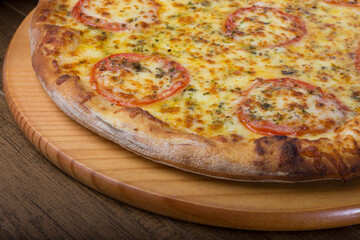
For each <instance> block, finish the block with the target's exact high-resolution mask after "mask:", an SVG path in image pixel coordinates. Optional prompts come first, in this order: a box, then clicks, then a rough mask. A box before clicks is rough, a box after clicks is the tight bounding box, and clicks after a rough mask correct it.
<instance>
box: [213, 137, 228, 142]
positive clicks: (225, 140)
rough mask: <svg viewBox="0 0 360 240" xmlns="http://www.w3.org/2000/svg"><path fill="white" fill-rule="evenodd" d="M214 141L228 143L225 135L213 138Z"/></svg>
mask: <svg viewBox="0 0 360 240" xmlns="http://www.w3.org/2000/svg"><path fill="white" fill-rule="evenodd" d="M212 139H214V140H216V141H218V142H222V143H226V142H227V139H226V137H225V136H224V135H217V136H215V137H212Z"/></svg>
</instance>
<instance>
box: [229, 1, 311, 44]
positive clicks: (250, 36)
mask: <svg viewBox="0 0 360 240" xmlns="http://www.w3.org/2000/svg"><path fill="white" fill-rule="evenodd" d="M268 14H270V15H272V16H270V17H269V16H267V15H268ZM253 15H254V16H253ZM274 17H276V18H277V19H278V20H279V21H282V22H284V23H285V26H279V25H278V24H277V23H273V22H274V21H273V18H274ZM243 26H244V27H243ZM274 28H275V29H276V30H277V31H282V34H275V32H274ZM284 29H285V30H284ZM224 31H225V33H226V34H227V35H229V36H231V37H233V38H234V39H235V40H238V41H243V42H244V44H245V45H248V46H250V47H255V48H268V47H281V46H284V45H287V44H291V43H294V42H296V41H299V40H300V39H301V38H302V37H303V36H304V35H305V34H306V32H307V31H306V26H305V24H304V23H303V22H302V21H301V20H300V19H299V18H298V17H297V16H294V15H291V14H287V13H284V12H282V11H280V10H278V9H276V8H271V7H261V6H255V5H254V6H252V7H248V8H240V9H238V10H236V11H235V12H233V13H232V14H230V15H229V16H228V17H227V19H226V21H225V29H224ZM286 35H291V36H290V37H288V36H286ZM267 37H268V38H269V39H266V38H267ZM266 40H271V41H272V42H266V43H264V41H266Z"/></svg>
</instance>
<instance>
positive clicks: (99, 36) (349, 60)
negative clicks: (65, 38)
mask: <svg viewBox="0 0 360 240" xmlns="http://www.w3.org/2000/svg"><path fill="white" fill-rule="evenodd" d="M59 2H60V3H59V6H58V9H57V11H55V13H54V14H53V15H52V16H51V17H50V21H52V22H53V23H56V24H59V23H63V25H64V26H65V27H69V28H73V29H75V30H78V31H80V32H81V33H82V34H81V35H80V36H81V39H80V44H78V45H77V46H76V48H75V49H73V48H71V49H72V50H71V51H70V50H66V51H63V52H59V53H58V55H57V59H58V65H59V67H60V68H61V69H62V71H64V72H65V73H66V72H67V71H68V72H72V73H76V74H77V75H78V76H79V77H80V81H81V83H82V84H83V85H84V87H85V88H86V89H89V91H92V86H91V84H90V75H91V71H92V68H93V66H94V65H95V64H96V63H98V62H99V61H101V60H102V59H105V58H107V57H109V56H111V55H113V54H118V53H136V54H138V53H140V54H146V55H152V54H157V55H159V56H164V57H166V58H167V59H171V60H173V61H175V62H177V63H179V64H181V66H183V67H184V68H186V70H187V71H188V73H189V78H190V82H189V85H188V86H187V87H186V88H185V89H184V90H183V91H178V92H177V93H176V94H174V95H172V96H171V97H167V98H164V99H162V100H161V101H157V102H154V103H151V104H146V105H143V106H141V107H142V108H143V109H145V110H147V111H149V112H150V113H151V114H152V115H153V116H155V117H156V118H158V119H160V120H162V121H164V122H167V123H169V124H170V125H171V127H173V128H175V129H179V131H185V132H191V133H197V134H200V135H203V136H206V137H213V136H218V135H231V134H237V135H241V136H243V137H244V138H246V139H250V140H251V139H255V138H258V137H261V136H263V135H262V134H259V133H256V132H254V131H251V130H249V129H248V128H247V127H246V126H244V125H243V124H242V123H241V121H240V120H239V119H238V117H237V111H238V109H239V104H240V102H241V100H242V99H243V97H244V94H245V92H246V90H247V89H249V88H251V86H253V84H254V80H255V79H257V78H262V79H276V78H285V77H289V78H292V79H297V80H300V81H302V82H305V83H309V84H311V85H313V86H316V87H320V88H321V89H322V91H323V92H324V93H328V94H333V95H334V96H335V97H336V98H337V99H338V100H339V101H340V102H341V103H342V104H343V105H346V106H347V107H348V108H349V111H347V114H346V116H344V113H343V111H340V110H339V109H338V108H336V104H335V102H333V101H330V100H329V101H326V104H325V105H326V106H325V108H326V111H324V112H323V111H320V110H318V108H316V105H314V103H312V101H319V102H321V101H320V100H321V96H312V95H309V96H308V98H307V99H303V100H299V101H300V102H298V104H300V105H303V104H305V103H306V104H307V105H308V108H309V109H310V110H311V111H310V110H309V109H308V110H306V111H307V112H308V113H310V112H311V114H312V116H311V117H310V116H309V117H308V118H307V116H308V115H306V114H305V113H303V112H302V110H301V109H300V108H299V107H294V110H293V111H290V112H289V111H288V110H285V111H284V110H283V109H284V108H286V106H287V105H288V104H290V103H281V101H279V102H275V103H274V104H273V103H272V102H269V104H273V105H274V108H273V110H274V111H273V112H271V111H269V112H267V111H266V112H265V111H264V112H262V111H263V109H262V108H261V107H258V110H259V111H260V112H261V114H262V115H264V116H269V117H272V116H276V114H277V113H278V114H283V115H284V114H285V115H286V116H287V117H291V116H292V117H294V116H295V114H297V115H298V116H300V117H301V118H304V119H305V121H309V122H316V121H317V122H319V121H325V120H326V119H333V120H334V122H336V123H337V124H335V125H332V127H330V128H329V129H328V130H327V131H324V132H323V133H317V134H312V133H306V134H304V135H303V136H301V137H306V138H320V137H332V136H333V135H334V132H335V128H336V126H337V125H339V124H341V123H343V122H345V121H347V120H349V119H352V118H353V117H354V116H356V115H357V114H358V113H359V112H360V107H359V102H360V97H358V96H360V94H358V93H360V75H359V72H358V70H357V69H356V65H355V62H356V58H358V57H356V49H357V48H358V42H357V39H360V24H359V22H360V8H358V7H352V6H348V5H346V6H345V5H343V6H339V5H336V4H332V3H329V2H326V1H318V0H307V1H290V0H263V1H261V2H258V1H252V0H239V1H233V0H211V1H210V0H176V1H175V0H156V2H157V3H158V4H159V5H160V7H158V10H157V13H156V18H157V20H158V22H157V24H150V26H148V27H147V28H146V31H138V30H136V31H135V30H134V31H132V30H131V29H128V30H127V31H112V30H107V29H103V28H94V27H89V26H87V25H86V24H83V23H82V22H79V21H78V20H77V19H75V18H74V17H73V16H72V14H71V12H72V11H73V8H74V6H76V4H77V0H61V1H59ZM105 2H109V3H110V2H111V3H112V1H105V0H104V1H100V0H94V1H91V6H90V5H89V9H86V10H85V11H88V12H87V14H92V15H94V14H98V15H96V16H97V17H100V16H101V10H100V7H96V6H102V5H103V4H104V3H105ZM140 3H144V4H145V3H148V1H145V0H143V1H140V0H138V1H135V0H133V1H126V0H122V1H116V2H115V1H114V3H112V4H115V5H114V6H116V7H120V8H121V6H126V7H129V8H131V9H129V11H124V12H120V13H119V15H118V16H116V17H115V16H114V15H115V14H117V13H116V11H117V10H119V8H116V7H115V8H112V7H110V6H111V4H110V5H109V6H108V7H105V8H106V10H104V11H105V12H109V13H110V17H109V18H106V19H108V21H109V22H120V23H122V22H123V21H128V22H130V20H129V19H136V18H138V19H142V20H141V21H145V20H144V16H150V15H151V14H150V15H147V14H148V13H149V11H146V9H145V8H146V7H145V6H144V4H140ZM89 4H90V1H89ZM97 4H99V5H97ZM135 5H139V6H140V5H141V6H140V7H139V9H138V10H137V9H136V8H133V7H134V6H135ZM145 5H146V4H145ZM253 6H262V7H263V8H268V9H277V10H278V11H281V12H283V13H284V14H286V16H288V15H291V16H295V17H296V18H297V19H299V21H301V22H302V23H303V24H304V26H305V27H306V33H304V31H303V29H304V28H303V27H299V26H301V25H299V24H298V23H297V24H295V25H293V21H291V18H288V17H281V16H282V14H279V12H278V11H277V10H274V11H273V10H270V11H266V13H264V12H263V11H261V10H256V11H247V12H246V13H247V14H249V16H247V17H248V18H251V19H254V20H255V19H256V20H255V21H249V22H246V24H245V25H243V24H244V23H241V20H242V19H245V16H244V15H243V14H240V15H238V17H237V19H236V21H235V23H236V24H235V25H236V26H239V27H240V26H242V28H243V30H242V31H243V32H245V33H250V34H249V36H247V37H246V38H244V39H245V40H241V39H243V36H239V35H237V36H231V35H229V34H227V33H226V32H225V31H224V27H225V23H226V21H227V19H228V17H229V16H230V15H231V14H233V13H235V12H236V11H238V10H239V9H246V8H253ZM151 8H152V7H149V9H151ZM96 9H97V10H96ZM111 9H117V10H111ZM256 9H258V8H256ZM259 9H260V8H259ZM243 13H244V12H243ZM144 14H145V15H144ZM105 15H107V14H105ZM104 19H105V18H104ZM148 19H150V18H148ZM151 19H152V18H151ZM151 21H153V20H151ZM154 21H155V20H154ZM145 22H146V21H145ZM260 22H261V24H262V25H263V30H259V31H260V32H262V33H263V34H257V35H254V34H253V33H252V32H253V30H255V29H258V28H260ZM262 22H263V23H266V24H263V23H262ZM295 22H296V21H295ZM147 23H149V22H147ZM240 23H241V24H240ZM129 24H130V23H129ZM277 26H278V27H277ZM289 29H293V30H290V31H288V30H289ZM272 33H275V35H274V34H272ZM300 33H304V34H303V35H302V38H301V39H299V40H297V41H296V42H292V43H291V44H286V45H281V46H276V47H274V46H271V45H269V43H272V44H273V43H275V42H274V41H279V42H283V41H285V40H291V39H294V37H295V38H296V36H299V35H300ZM238 38H239V39H238ZM251 39H253V41H251ZM250 42H254V43H256V45H254V46H257V44H260V43H263V44H264V45H263V46H268V47H261V48H256V49H253V48H251V47H249V45H250V46H251V44H250ZM265 43H266V44H265ZM66 66H67V67H68V68H66ZM69 66H71V67H69ZM146 68H147V69H150V70H151V73H150V72H145V71H144V72H138V73H136V70H134V69H130V70H129V69H128V70H129V71H130V72H131V73H136V74H135V78H132V80H133V81H134V84H135V85H136V84H139V83H140V79H141V78H143V77H144V79H150V78H151V81H153V83H152V84H154V85H156V86H158V87H160V88H165V89H166V86H165V85H164V86H161V84H160V81H159V80H160V79H157V78H156V74H157V72H156V68H157V67H156V65H154V66H150V64H149V65H147V66H146ZM111 74H112V73H110V72H108V73H103V75H101V78H103V79H104V80H103V81H104V84H105V85H107V84H110V85H111V84H114V85H113V86H118V85H117V84H118V83H111V80H110V79H111V78H112V76H111ZM117 74H118V73H116V74H115V75H117ZM129 74H130V73H129ZM124 76H125V79H130V75H127V73H126V74H125V75H124ZM154 76H155V78H154ZM124 82H125V81H124ZM142 84H143V83H142ZM267 87H269V86H267ZM267 87H265V86H264V89H263V90H265V89H267ZM124 89H128V90H126V91H129V92H131V91H133V90H134V89H135V87H132V86H131V85H130V82H128V81H126V84H125V85H124ZM254 91H255V90H254ZM258 91H261V88H259V89H257V90H256V92H257V93H258ZM274 91H275V90H273V92H274ZM277 91H278V92H277ZM297 91H299V92H301V93H303V94H305V93H306V92H305V90H301V89H298V90H297ZM150 92H151V91H150V90H144V89H140V91H138V93H134V94H137V95H136V97H137V98H141V97H143V96H145V95H148V94H149V93H150ZM275 92H277V93H278V94H280V95H281V96H282V97H281V98H279V99H284V101H285V97H286V96H288V95H287V94H288V93H286V91H285V89H280V90H276V91H275ZM99 97H101V96H99ZM254 97H255V95H254ZM272 101H274V100H272ZM289 101H290V102H291V103H297V102H296V101H297V98H295V97H293V96H291V97H290V96H289ZM104 105H106V106H105V107H106V108H108V109H110V110H111V109H114V111H115V109H116V108H115V107H112V106H111V102H108V103H106V102H105V101H104ZM330 109H334V112H333V111H331V110H330ZM299 114H300V115H299ZM106 117H109V118H114V117H116V116H113V115H111V114H110V115H109V116H106ZM272 121H273V120H272ZM273 123H275V122H274V121H273ZM287 123H289V124H290V122H287ZM312 126H314V127H316V126H315V124H312Z"/></svg>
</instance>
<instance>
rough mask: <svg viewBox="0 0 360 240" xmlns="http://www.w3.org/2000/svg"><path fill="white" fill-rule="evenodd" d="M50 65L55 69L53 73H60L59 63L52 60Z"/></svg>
mask: <svg viewBox="0 0 360 240" xmlns="http://www.w3.org/2000/svg"><path fill="white" fill-rule="evenodd" d="M51 65H52V66H53V68H54V69H55V72H57V73H59V72H60V67H59V63H58V61H57V60H52V62H51Z"/></svg>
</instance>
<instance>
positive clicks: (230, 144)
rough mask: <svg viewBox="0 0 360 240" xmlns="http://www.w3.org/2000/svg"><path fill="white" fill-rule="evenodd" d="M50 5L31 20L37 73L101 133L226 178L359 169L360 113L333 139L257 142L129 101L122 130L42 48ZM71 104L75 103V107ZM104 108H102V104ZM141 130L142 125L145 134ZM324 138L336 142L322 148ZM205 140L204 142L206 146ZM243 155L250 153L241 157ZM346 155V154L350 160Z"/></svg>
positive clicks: (292, 177) (311, 176)
mask: <svg viewBox="0 0 360 240" xmlns="http://www.w3.org/2000/svg"><path fill="white" fill-rule="evenodd" d="M49 8H50V9H49ZM49 11H51V7H50V6H49V5H48V4H47V2H46V1H45V0H40V2H39V5H38V7H37V9H36V11H35V13H34V15H33V21H32V23H31V26H30V39H31V48H32V61H33V66H34V69H35V72H36V75H37V76H38V78H39V79H40V81H41V83H42V84H43V86H44V88H45V90H46V91H47V92H48V94H49V95H50V97H51V98H52V100H53V101H54V102H55V103H56V104H57V105H58V106H59V107H60V108H61V109H62V110H63V111H64V112H65V113H66V114H67V115H69V116H70V117H72V118H74V119H76V120H77V121H78V122H80V123H81V124H82V125H84V126H85V127H87V128H89V129H90V130H92V131H94V132H96V133H97V134H99V135H100V136H103V137H105V138H107V139H109V140H112V141H114V142H116V143H118V144H119V145H120V146H122V147H124V148H125V149H128V150H130V151H133V152H136V153H137V154H139V155H141V156H143V157H145V158H150V159H151V160H153V161H155V162H160V163H163V164H166V165H171V166H173V167H176V168H180V169H182V170H186V171H190V172H195V173H200V174H204V175H207V176H212V177H217V178H222V179H231V180H241V181H281V182H294V181H314V180H323V179H342V180H348V179H350V178H351V177H353V176H355V175H358V174H359V172H360V160H359V158H360V148H359V147H358V145H359V137H360V127H359V125H360V117H359V116H358V117H355V118H354V119H352V120H350V121H349V122H348V123H347V124H345V125H343V126H342V127H341V128H340V129H339V130H338V134H337V136H336V137H335V139H333V140H332V139H327V138H321V139H317V140H308V139H299V138H291V137H286V136H272V137H261V138H259V139H256V140H254V141H251V142H246V140H244V139H241V138H240V139H239V138H236V137H232V136H217V137H213V138H206V137H203V136H199V135H196V134H193V133H183V132H176V131H174V130H173V129H171V128H169V126H168V125H167V124H166V123H164V122H162V121H161V120H159V119H157V118H155V117H154V116H152V115H151V114H149V113H148V112H146V111H145V110H142V109H140V108H137V107H134V108H129V107H125V108H123V109H122V110H121V111H119V112H118V113H117V114H118V115H120V116H121V118H122V119H123V120H122V129H121V130H120V129H117V128H114V127H113V126H112V123H109V122H106V121H104V120H100V121H99V116H98V115H97V114H95V113H94V112H93V111H90V110H89V106H91V105H92V104H96V103H94V102H93V99H95V98H96V97H94V96H93V95H92V94H91V93H89V92H87V91H85V90H84V89H83V88H82V87H81V86H79V84H77V81H76V76H70V75H64V74H62V73H61V71H57V70H56V69H54V62H53V61H54V59H52V58H51V57H49V56H46V55H45V54H44V53H43V52H42V51H41V48H40V45H41V43H42V40H43V36H44V34H46V30H45V25H41V24H39V23H38V21H37V20H38V19H39V18H43V16H45V15H46V13H47V12H49ZM45 17H46V16H45ZM50 28H51V26H50ZM64 76H65V77H64ZM85 103H86V104H87V106H86V105H85ZM70 105H73V106H74V107H75V108H69V106H70ZM94 109H95V110H96V108H94ZM98 111H99V112H101V110H100V109H98ZM138 122H145V124H142V126H141V128H142V129H139V124H137V123H138ZM104 129H105V132H104V131H103V130H104ZM139 131H142V134H141V135H139V134H138V132H139ZM114 133H116V134H119V135H120V136H122V137H124V138H126V141H125V142H124V141H120V140H119V137H117V136H116V134H114ZM142 135H145V136H146V137H142ZM164 138H165V139H169V138H170V139H172V142H170V143H169V142H164ZM149 139H151V141H149ZM135 140H136V142H134V141H135ZM166 144H168V145H169V144H170V145H171V147H172V150H171V151H168V150H164V149H166V148H163V146H164V145H166ZM324 144H328V145H331V146H332V147H331V148H330V149H322V146H324ZM336 144H338V145H341V146H340V147H339V146H335V145H336ZM199 146H201V147H202V148H203V149H202V151H201V152H199ZM161 149H163V150H161ZM234 149H235V150H234ZM174 152H175V154H174ZM340 152H342V153H343V155H340V154H339V153H340ZM179 153H182V154H179ZM244 153H246V154H244ZM270 153H271V155H269V154H270ZM344 153H345V154H344ZM239 155H240V156H246V157H242V158H241V159H238V158H239ZM320 155H322V156H320ZM324 156H325V157H324ZM342 156H346V159H345V161H344V159H342ZM324 158H325V159H324Z"/></svg>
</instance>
